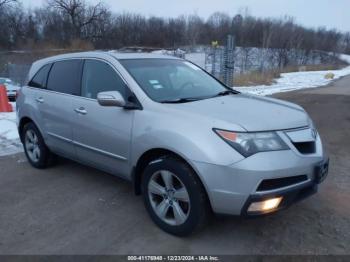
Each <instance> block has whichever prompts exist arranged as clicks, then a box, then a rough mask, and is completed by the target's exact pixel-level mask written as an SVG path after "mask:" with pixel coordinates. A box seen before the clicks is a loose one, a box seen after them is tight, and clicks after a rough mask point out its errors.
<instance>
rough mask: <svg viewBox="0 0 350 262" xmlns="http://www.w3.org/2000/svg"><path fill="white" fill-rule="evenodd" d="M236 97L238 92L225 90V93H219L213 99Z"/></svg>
mask: <svg viewBox="0 0 350 262" xmlns="http://www.w3.org/2000/svg"><path fill="white" fill-rule="evenodd" d="M232 94H233V95H237V94H238V92H237V91H235V90H225V91H222V92H220V93H217V94H216V95H215V96H214V97H217V96H228V95H232Z"/></svg>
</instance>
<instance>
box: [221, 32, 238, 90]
mask: <svg viewBox="0 0 350 262" xmlns="http://www.w3.org/2000/svg"><path fill="white" fill-rule="evenodd" d="M234 70H235V38H234V36H232V35H228V36H227V43H226V47H225V52H224V63H223V77H224V79H223V80H224V83H225V84H226V85H227V86H230V87H232V86H233V77H234Z"/></svg>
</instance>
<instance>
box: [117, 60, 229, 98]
mask: <svg viewBox="0 0 350 262" xmlns="http://www.w3.org/2000/svg"><path fill="white" fill-rule="evenodd" d="M119 61H120V63H121V64H122V65H123V66H124V67H125V68H126V70H127V71H128V72H129V73H130V74H131V76H132V77H133V78H134V79H135V80H136V82H137V83H138V84H139V85H140V87H141V88H142V89H143V90H144V91H145V93H146V94H147V95H148V96H149V97H150V98H151V99H152V100H154V101H157V102H166V101H176V100H181V99H193V100H195V99H204V98H209V97H214V96H215V95H217V94H219V93H221V92H225V91H227V90H228V89H227V88H226V87H225V86H224V85H223V84H221V83H220V82H219V81H217V80H216V79H215V78H213V77H211V76H210V75H208V74H207V73H206V72H204V71H203V70H202V69H201V68H199V67H197V66H195V65H194V64H192V63H190V62H187V61H184V60H177V59H125V60H119Z"/></svg>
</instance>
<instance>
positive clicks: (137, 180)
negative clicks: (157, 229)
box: [132, 148, 209, 200]
mask: <svg viewBox="0 0 350 262" xmlns="http://www.w3.org/2000/svg"><path fill="white" fill-rule="evenodd" d="M166 157H174V158H176V159H178V160H180V161H182V162H184V163H185V164H186V165H188V167H189V168H191V170H192V171H193V172H194V173H195V175H196V176H197V178H198V180H199V181H200V183H201V186H202V187H203V189H204V191H205V193H206V195H207V198H208V200H209V195H208V191H207V188H206V186H205V183H203V181H202V179H201V177H200V175H198V172H197V171H196V169H195V168H194V167H193V165H191V163H190V162H189V161H188V160H186V158H184V157H183V156H181V155H180V154H178V153H176V152H174V151H171V150H169V149H164V148H154V149H150V150H148V151H146V152H144V153H143V154H142V155H141V156H140V157H139V159H138V160H137V163H136V165H135V166H134V168H133V171H132V181H133V186H134V191H135V194H136V195H140V194H141V193H142V189H141V181H142V175H143V170H144V169H145V168H146V166H147V165H148V164H149V163H150V162H152V161H154V160H156V159H159V158H166Z"/></svg>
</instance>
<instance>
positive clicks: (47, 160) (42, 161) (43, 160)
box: [22, 122, 54, 169]
mask: <svg viewBox="0 0 350 262" xmlns="http://www.w3.org/2000/svg"><path fill="white" fill-rule="evenodd" d="M22 138H23V139H22V140H23V147H24V152H25V154H26V157H27V159H28V161H29V163H30V164H31V165H32V166H33V167H35V168H39V169H44V168H47V167H48V166H50V165H51V164H52V163H53V159H54V155H53V154H52V153H51V152H50V150H49V149H48V148H47V146H46V145H45V142H44V139H43V137H42V135H41V133H40V131H39V129H38V128H37V127H36V126H35V124H34V123H32V122H31V123H28V124H26V125H25V126H24V128H23V132H22Z"/></svg>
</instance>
